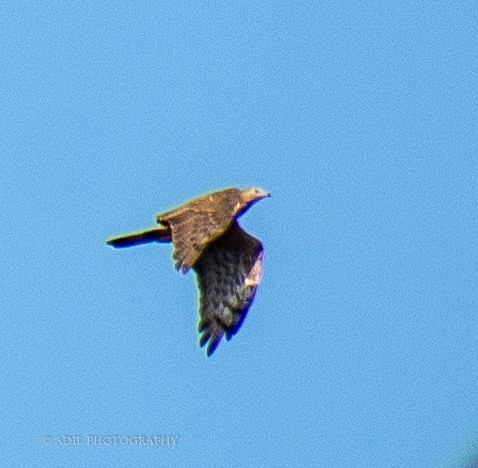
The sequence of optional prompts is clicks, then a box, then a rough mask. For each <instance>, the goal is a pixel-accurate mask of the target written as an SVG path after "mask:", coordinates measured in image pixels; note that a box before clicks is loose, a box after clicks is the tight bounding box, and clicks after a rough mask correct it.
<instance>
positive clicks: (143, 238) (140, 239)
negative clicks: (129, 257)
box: [106, 226, 172, 248]
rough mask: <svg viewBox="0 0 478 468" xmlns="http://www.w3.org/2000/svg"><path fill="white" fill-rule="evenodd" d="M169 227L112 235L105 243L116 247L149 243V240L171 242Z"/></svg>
mask: <svg viewBox="0 0 478 468" xmlns="http://www.w3.org/2000/svg"><path fill="white" fill-rule="evenodd" d="M171 240H172V236H171V229H170V228H169V227H167V226H159V227H156V228H153V229H147V230H146V231H139V232H133V233H131V234H126V235H124V236H119V237H113V238H111V239H108V240H107V241H106V243H107V244H108V245H111V246H113V247H116V248H123V247H131V246H133V245H140V244H149V243H150V242H171Z"/></svg>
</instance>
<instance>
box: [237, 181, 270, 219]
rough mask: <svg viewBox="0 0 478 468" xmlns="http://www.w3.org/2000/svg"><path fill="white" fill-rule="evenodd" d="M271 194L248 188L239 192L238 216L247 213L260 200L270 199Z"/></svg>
mask: <svg viewBox="0 0 478 468" xmlns="http://www.w3.org/2000/svg"><path fill="white" fill-rule="evenodd" d="M270 196H271V194H270V193H269V192H266V191H265V190H263V189H261V188H257V187H256V188H249V189H245V190H242V191H241V195H240V200H239V205H240V208H239V210H238V211H239V213H238V214H239V215H241V214H243V213H244V212H245V211H247V210H248V209H249V208H250V207H251V206H252V205H253V204H254V203H256V202H258V201H259V200H262V199H263V198H267V197H270Z"/></svg>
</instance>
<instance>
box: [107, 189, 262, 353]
mask: <svg viewBox="0 0 478 468" xmlns="http://www.w3.org/2000/svg"><path fill="white" fill-rule="evenodd" d="M269 196H270V194H269V193H268V192H266V191H265V190H262V189H260V188H250V189H245V190H241V189H238V188H227V189H223V190H219V191H217V192H211V193H208V194H206V195H203V196H201V197H198V198H195V199H194V200H191V201H189V202H187V203H185V204H184V205H181V206H179V207H177V208H174V209H173V210H170V211H167V212H165V213H162V214H159V215H158V216H157V218H156V221H157V223H158V224H159V225H158V226H156V227H154V228H152V229H148V230H145V231H140V232H135V233H132V234H127V235H124V236H119V237H114V238H112V239H109V240H107V241H106V242H107V244H109V245H111V246H113V247H118V248H122V247H130V246H133V245H138V244H145V243H150V242H163V243H166V242H172V243H173V247H174V251H173V258H174V260H175V261H176V269H177V270H180V271H182V272H183V273H187V272H188V271H189V270H190V269H191V268H192V269H193V270H194V271H195V272H196V275H197V283H198V288H199V295H200V300H199V314H200V320H199V325H198V330H199V332H200V333H201V334H202V335H201V337H200V340H199V344H200V345H201V346H204V345H206V344H207V343H208V346H207V355H208V356H210V355H211V354H212V353H213V352H214V351H215V349H216V348H217V346H218V345H219V343H220V341H221V339H222V337H223V336H224V335H226V339H227V340H229V339H230V338H231V337H232V336H233V335H235V334H236V332H237V331H238V330H239V328H240V327H241V325H242V322H243V321H244V319H245V317H246V314H247V311H248V310H249V307H250V305H251V303H252V301H253V299H254V296H255V294H256V290H257V286H258V285H259V283H260V281H261V276H262V263H263V256H264V249H263V246H262V243H261V241H260V240H259V239H256V238H255V237H253V236H251V235H250V234H248V233H247V232H246V231H244V230H243V229H242V228H241V227H240V226H239V223H238V222H237V218H238V217H239V216H241V215H242V214H244V213H245V212H246V211H247V210H248V209H249V208H250V207H251V206H252V205H253V204H254V203H256V202H257V201H259V200H261V199H262V198H266V197H269Z"/></svg>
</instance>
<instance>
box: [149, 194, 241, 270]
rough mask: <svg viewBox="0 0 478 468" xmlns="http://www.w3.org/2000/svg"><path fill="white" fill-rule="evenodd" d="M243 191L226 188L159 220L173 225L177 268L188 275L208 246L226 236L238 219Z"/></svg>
mask: <svg viewBox="0 0 478 468" xmlns="http://www.w3.org/2000/svg"><path fill="white" fill-rule="evenodd" d="M239 196H240V190H238V189H225V190H221V191H219V192H214V193H211V194H207V195H204V196H202V197H199V198H196V199H195V200H192V201H190V202H189V203H186V204H185V205H182V206H180V207H179V208H176V209H174V210H172V211H169V212H167V213H163V214H161V215H159V216H158V217H157V220H158V222H160V223H162V224H166V225H168V226H170V228H171V230H172V238H173V244H174V253H173V258H174V259H175V260H176V268H177V269H178V270H179V269H181V270H182V272H183V273H186V272H187V271H188V270H189V269H190V268H191V267H192V266H193V265H194V264H195V263H196V261H197V260H198V258H199V256H200V255H201V253H202V251H203V250H204V248H205V247H206V245H207V244H208V243H209V242H211V241H214V239H216V238H217V237H219V236H221V235H222V234H224V232H225V231H226V230H227V228H228V227H229V225H230V224H231V222H232V221H233V219H234V213H235V207H236V205H237V203H238V201H239Z"/></svg>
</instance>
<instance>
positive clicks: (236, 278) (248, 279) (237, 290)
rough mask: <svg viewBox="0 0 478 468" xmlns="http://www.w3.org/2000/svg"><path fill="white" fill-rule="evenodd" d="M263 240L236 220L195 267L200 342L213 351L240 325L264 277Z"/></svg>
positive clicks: (209, 247) (206, 250)
mask: <svg viewBox="0 0 478 468" xmlns="http://www.w3.org/2000/svg"><path fill="white" fill-rule="evenodd" d="M262 264H263V247H262V243H261V242H260V241H259V240H258V239H256V238H255V237H253V236H251V235H250V234H248V233H246V232H245V231H244V230H243V229H242V228H241V227H240V226H239V225H238V224H237V222H234V223H233V224H232V225H231V227H230V228H229V229H228V230H227V231H226V233H225V234H224V235H223V236H221V237H219V238H218V239H217V240H216V241H214V242H212V243H211V244H209V245H208V247H207V248H206V249H205V250H204V252H203V254H202V255H201V257H200V258H199V260H198V262H197V264H196V265H195V266H194V270H195V271H196V273H197V280H198V286H199V293H200V308H199V312H200V322H199V326H198V329H199V332H201V333H202V336H201V338H200V341H199V342H200V345H201V346H204V345H206V344H207V343H209V344H208V349H207V354H208V355H211V354H212V353H213V352H214V350H215V349H216V348H217V346H218V345H219V343H220V341H221V339H222V337H223V336H224V335H226V339H227V340H229V339H230V338H231V337H232V336H233V335H234V334H235V333H236V332H237V331H238V330H239V328H240V327H241V325H242V323H243V321H244V319H245V317H246V315H247V311H248V310H249V307H250V305H251V303H252V301H253V299H254V296H255V294H256V290H257V286H258V285H259V283H260V281H261V276H262Z"/></svg>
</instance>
